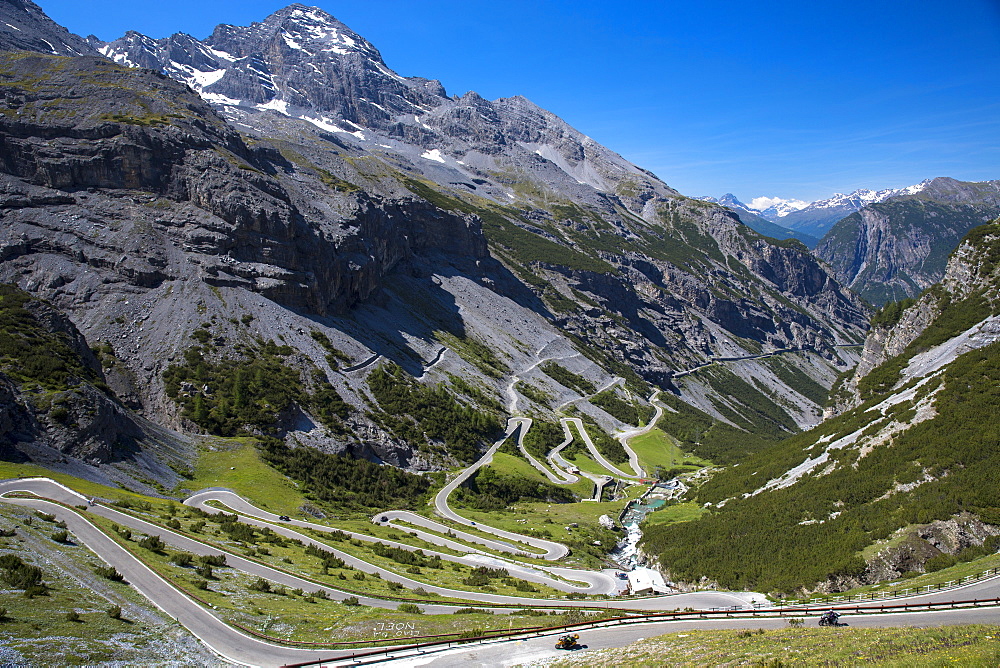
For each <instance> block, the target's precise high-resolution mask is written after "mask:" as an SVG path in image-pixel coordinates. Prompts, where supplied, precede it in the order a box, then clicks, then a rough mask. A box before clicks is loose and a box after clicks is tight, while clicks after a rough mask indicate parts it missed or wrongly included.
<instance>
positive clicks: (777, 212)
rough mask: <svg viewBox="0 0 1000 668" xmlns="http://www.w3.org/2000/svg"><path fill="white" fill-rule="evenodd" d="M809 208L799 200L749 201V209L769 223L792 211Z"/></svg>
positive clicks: (754, 199)
mask: <svg viewBox="0 0 1000 668" xmlns="http://www.w3.org/2000/svg"><path fill="white" fill-rule="evenodd" d="M807 206H809V202H803V201H802V200H800V199H783V198H781V197H754V198H753V199H752V200H750V209H751V210H754V211H757V212H758V214H759V215H760V216H762V217H763V218H766V219H767V220H770V221H772V222H773V221H775V220H777V219H778V218H783V217H784V216H787V215H788V214H790V213H791V212H793V211H799V210H800V209H804V208H806V207H807Z"/></svg>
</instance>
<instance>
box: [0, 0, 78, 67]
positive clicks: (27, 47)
mask: <svg viewBox="0 0 1000 668" xmlns="http://www.w3.org/2000/svg"><path fill="white" fill-rule="evenodd" d="M0 51H38V52H41V53H52V54H56V55H60V56H90V55H97V53H96V51H95V50H94V48H93V47H92V46H90V44H88V43H87V41H86V40H84V39H83V38H81V37H79V36H77V35H74V34H73V33H71V32H70V31H68V30H66V28H64V27H62V26H61V25H59V24H57V23H55V22H54V21H53V20H52V19H50V18H49V17H48V16H46V15H45V12H43V11H42V9H41V8H40V7H39V6H38V5H36V4H35V3H34V2H31V0H3V2H0Z"/></svg>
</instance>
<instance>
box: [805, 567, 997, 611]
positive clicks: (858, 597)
mask: <svg viewBox="0 0 1000 668" xmlns="http://www.w3.org/2000/svg"><path fill="white" fill-rule="evenodd" d="M996 575H1000V568H991V569H989V570H985V571H981V572H979V573H976V574H974V575H966V576H964V577H961V578H958V579H957V580H948V581H947V582H939V583H937V584H932V585H922V586H920V587H905V588H903V589H893V590H892V591H881V592H868V593H867V594H846V595H845V594H841V595H839V596H814V597H812V598H810V599H809V600H808V601H804V602H801V603H797V604H789V605H809V604H813V603H851V602H853V601H859V602H860V601H876V600H884V599H893V598H903V597H908V596H920V595H922V594H931V593H933V592H937V591H944V590H948V589H956V588H958V587H961V586H963V585H967V584H969V583H971V582H977V581H979V580H982V579H985V578H991V577H995V576H996Z"/></svg>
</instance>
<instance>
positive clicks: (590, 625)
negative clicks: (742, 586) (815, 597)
mask: <svg viewBox="0 0 1000 668" xmlns="http://www.w3.org/2000/svg"><path fill="white" fill-rule="evenodd" d="M970 607H972V608H979V607H1000V598H987V599H969V600H965V601H943V602H933V601H929V602H925V603H899V604H896V605H878V606H875V605H867V606H862V605H860V604H859V605H855V606H840V607H834V608H833V609H834V610H839V611H843V612H852V613H854V614H856V615H862V614H893V613H900V612H920V611H932V610H953V609H959V608H970ZM830 609H831V608H830V606H828V605H823V606H814V607H810V608H797V609H790V608H782V609H775V608H767V609H761V610H749V611H747V610H743V609H741V608H739V606H734V609H728V610H695V611H689V612H661V613H652V614H648V615H637V616H633V617H619V618H615V619H609V620H603V621H599V622H584V623H580V624H566V625H562V626H550V627H544V628H537V629H533V630H528V631H527V632H525V631H524V630H516V631H514V632H507V631H500V632H494V631H489V632H487V633H496V635H482V636H478V637H473V638H464V639H461V640H449V641H433V642H425V643H415V644H410V645H397V646H396V647H394V648H392V649H381V650H374V651H367V652H359V653H352V654H351V655H350V656H347V655H344V656H340V657H336V658H331V659H326V660H322V661H309V662H305V663H293V664H287V665H285V666H283V667H282V668H308V667H310V666H314V667H320V666H324V665H326V664H337V665H343V664H345V663H351V664H353V665H358V666H360V665H365V664H369V663H378V662H380V661H385V660H386V659H390V658H398V657H393V656H391V655H392V654H395V653H400V654H401V655H405V656H415V655H420V654H424V653H426V652H425V650H433V649H449V648H451V647H457V646H460V645H468V644H474V643H479V644H482V643H485V642H491V641H492V642H496V641H504V640H516V639H527V638H536V637H539V636H544V635H552V634H558V633H562V632H566V631H583V630H587V629H596V628H604V627H608V626H621V625H627V624H645V623H649V622H665V621H675V620H682V619H688V620H690V619H698V620H702V619H755V618H756V619H767V618H776V619H785V618H788V617H798V616H808V615H821V614H823V613H824V612H826V611H828V610H830Z"/></svg>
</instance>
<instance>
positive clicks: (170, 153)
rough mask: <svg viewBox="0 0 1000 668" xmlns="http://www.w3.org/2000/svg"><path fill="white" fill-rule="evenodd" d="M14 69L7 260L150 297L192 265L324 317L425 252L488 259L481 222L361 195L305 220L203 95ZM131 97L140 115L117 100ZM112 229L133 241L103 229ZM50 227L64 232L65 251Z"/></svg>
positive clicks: (148, 79)
mask: <svg viewBox="0 0 1000 668" xmlns="http://www.w3.org/2000/svg"><path fill="white" fill-rule="evenodd" d="M8 62H9V64H10V66H11V68H12V71H11V73H10V74H9V75H8V77H9V79H11V80H12V81H11V85H10V86H9V87H8V88H7V89H6V91H7V93H6V94H7V102H8V106H10V107H11V108H13V109H14V110H15V113H13V114H12V115H8V116H5V117H4V119H2V120H0V142H3V148H4V150H3V151H2V152H0V170H2V171H3V172H4V173H5V174H6V175H9V176H5V177H4V178H5V179H6V184H7V185H6V187H5V189H4V190H5V193H4V194H0V197H4V198H5V199H4V202H5V204H4V206H5V208H6V210H7V211H8V214H7V215H6V216H5V218H6V221H7V226H6V228H5V230H4V234H3V240H2V241H0V243H2V244H3V248H4V249H5V250H4V251H3V253H4V255H5V256H6V257H7V258H8V259H12V258H15V257H19V258H25V257H27V256H37V255H39V253H42V252H44V251H49V252H54V253H55V254H56V255H61V256H62V257H69V258H72V260H73V261H75V262H77V263H82V264H83V265H91V266H96V267H100V268H112V267H113V268H114V269H115V272H114V273H116V274H117V275H118V280H122V279H124V281H126V282H128V283H130V284H132V285H135V286H137V287H145V288H152V287H156V286H157V285H159V284H160V283H162V282H163V281H164V280H167V279H172V278H176V277H178V276H181V275H184V274H187V273H189V272H190V265H191V264H195V265H198V266H200V267H201V272H202V273H203V275H204V280H205V281H206V282H208V283H209V284H213V285H240V286H243V287H246V288H248V289H250V290H253V291H255V292H260V293H261V294H263V295H265V296H267V297H268V298H270V299H274V300H275V301H277V302H280V303H283V304H286V305H288V306H290V307H296V308H307V309H310V310H312V311H314V312H316V313H320V314H324V313H330V312H344V311H345V310H346V309H347V308H349V307H350V306H351V305H353V304H355V303H357V302H358V301H360V300H363V299H366V298H367V297H369V296H370V295H371V294H372V293H373V292H374V291H375V290H377V289H378V286H379V284H380V280H381V279H382V278H383V277H384V276H385V275H386V274H387V273H388V272H389V271H391V270H392V269H393V267H395V266H396V265H397V264H399V263H400V262H403V261H406V260H409V259H411V258H412V257H413V256H414V254H416V253H438V254H443V255H448V254H451V255H453V256H455V257H456V258H460V259H461V260H462V261H475V260H476V259H479V258H482V257H485V255H486V243H485V240H484V239H483V237H482V235H481V233H480V229H479V222H478V220H477V219H475V218H474V217H472V216H468V215H462V214H452V213H449V212H445V211H441V210H439V209H436V208H435V207H432V206H430V205H428V204H426V203H424V202H416V201H409V202H405V201H403V202H385V201H380V200H379V199H377V198H370V197H367V196H365V195H364V194H363V193H357V194H351V195H345V196H343V197H341V199H346V200H348V201H347V206H348V207H349V208H350V209H352V215H351V216H350V217H349V218H348V219H347V220H315V219H312V220H307V219H306V216H305V215H304V214H303V212H302V210H301V209H300V208H299V207H300V205H303V204H304V200H305V197H307V195H306V194H305V193H303V194H294V193H290V192H289V191H288V189H287V188H286V187H285V186H284V185H283V184H282V183H281V182H280V180H279V178H277V177H278V176H279V175H280V172H279V171H278V170H279V168H280V165H279V166H276V165H275V164H273V162H272V159H273V158H274V157H275V156H273V155H271V154H268V153H267V152H265V151H254V150H251V149H250V148H249V147H247V145H246V144H245V143H244V142H243V140H242V139H241V138H240V137H239V135H238V134H236V133H235V132H234V131H233V130H232V129H231V128H229V127H228V126H227V125H225V124H224V123H223V122H222V121H221V119H219V118H218V117H216V116H215V114H214V113H213V112H212V111H211V110H210V109H209V108H208V107H206V106H205V104H204V103H203V102H202V101H201V100H200V99H199V98H197V97H196V96H195V95H193V94H192V93H191V92H190V91H188V90H185V89H183V88H181V87H180V86H179V85H178V84H176V83H175V82H173V81H171V80H170V79H167V78H165V77H163V76H161V75H156V74H153V73H152V72H148V71H135V70H128V69H126V68H123V67H120V66H116V65H113V64H110V63H108V62H107V61H104V60H100V59H80V60H73V61H66V60H65V59H57V58H54V57H47V56H41V55H38V56H26V57H19V58H16V59H9V61H8ZM36 76H44V77H45V82H46V83H45V85H44V86H40V87H38V89H29V88H27V87H24V88H22V87H19V85H18V83H17V82H18V77H24V78H27V77H36ZM25 80H26V79H25ZM121 88H127V89H129V90H134V91H136V94H137V96H138V97H139V99H140V102H139V103H134V102H133V103H121V102H120V101H119V97H120V96H119V95H118V93H116V92H115V91H116V90H119V89H121ZM67 89H68V90H70V91H72V92H73V97H72V99H69V100H67V99H66V96H65V91H66V90H67ZM42 108H44V109H45V111H44V112H41V111H39V109H42ZM11 177H17V178H16V179H12V178H11ZM84 190H86V191H89V192H86V193H83V194H81V191H84ZM105 191H119V192H121V193H122V194H123V195H125V196H126V197H127V198H128V199H129V200H131V202H132V203H133V204H134V205H138V206H134V208H133V211H131V212H130V215H129V216H127V217H121V216H116V215H115V214H114V213H113V210H114V209H116V208H120V205H121V199H120V196H118V195H114V194H111V193H109V192H105ZM69 193H76V194H73V195H71V194H69ZM140 193H145V194H140ZM49 205H51V206H52V208H45V209H43V210H42V211H39V210H38V207H40V206H46V207H47V206H49ZM56 211H58V213H55V212H56ZM137 212H138V215H135V214H136V213H137ZM54 218H55V219H54ZM108 218H111V219H115V218H121V220H120V221H119V223H118V224H120V225H123V226H126V228H127V229H125V230H122V229H119V230H117V231H112V230H108V229H107V228H106V227H103V226H99V225H98V226H95V225H94V224H93V223H92V221H94V220H100V219H108ZM43 219H45V221H46V222H44V223H42V222H40V221H41V220H43ZM69 220H72V221H76V224H75V225H66V224H65V222H66V221H69ZM53 226H59V227H60V228H61V232H60V234H58V235H56V238H55V239H53V238H52V235H51V234H50V232H49V230H51V229H52V227H53ZM128 228H130V229H128ZM122 232H124V236H125V238H122V236H123V235H122ZM126 239H128V241H126ZM123 242H124V243H123ZM177 249H180V250H181V251H182V252H181V253H178V252H177ZM119 251H120V252H121V253H122V255H120V256H118V255H117V253H118V252H119ZM45 254H46V255H48V254H49V253H45ZM185 265H187V266H185Z"/></svg>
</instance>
